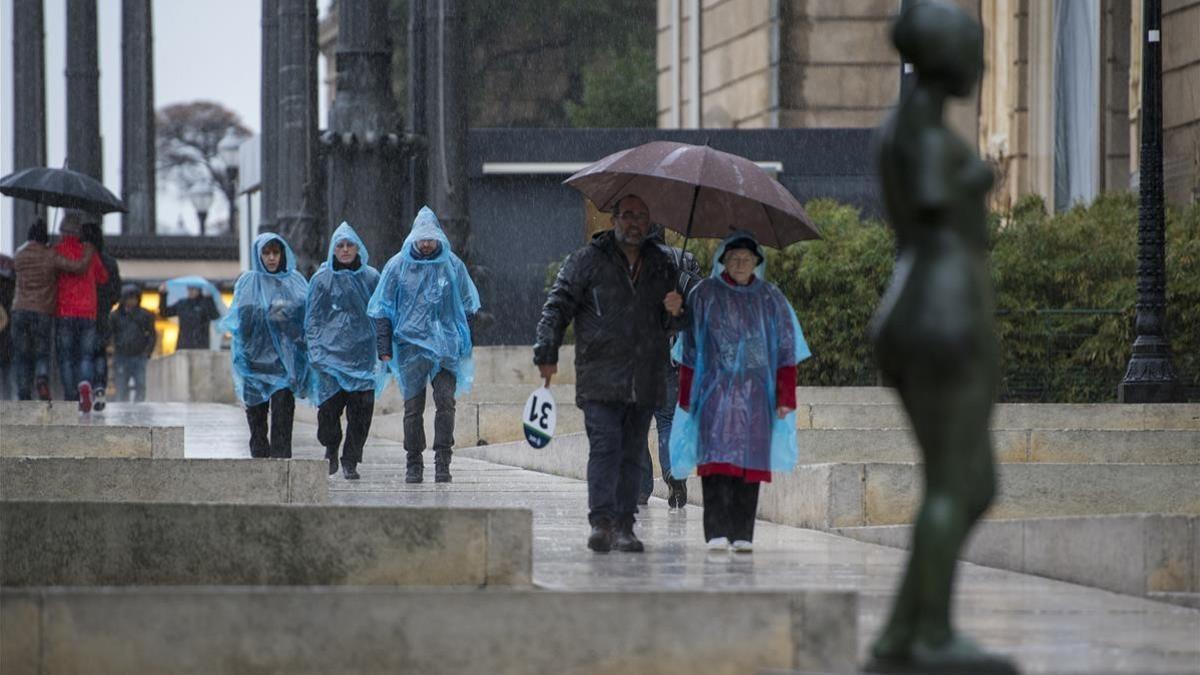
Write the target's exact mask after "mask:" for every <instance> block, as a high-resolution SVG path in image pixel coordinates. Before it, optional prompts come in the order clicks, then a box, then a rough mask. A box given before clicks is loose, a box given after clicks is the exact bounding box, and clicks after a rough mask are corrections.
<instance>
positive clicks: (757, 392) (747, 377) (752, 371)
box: [670, 231, 811, 477]
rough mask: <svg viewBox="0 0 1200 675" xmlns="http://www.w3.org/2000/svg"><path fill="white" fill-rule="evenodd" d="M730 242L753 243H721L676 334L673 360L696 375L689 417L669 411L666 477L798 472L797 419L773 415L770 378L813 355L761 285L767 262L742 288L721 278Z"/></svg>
mask: <svg viewBox="0 0 1200 675" xmlns="http://www.w3.org/2000/svg"><path fill="white" fill-rule="evenodd" d="M736 239H750V240H751V241H755V239H754V237H753V235H751V234H750V233H749V232H745V231H738V232H735V233H733V234H732V235H730V236H729V237H728V238H726V239H725V241H724V242H722V244H721V247H720V248H719V249H718V250H717V253H716V256H715V258H716V260H717V262H714V263H713V270H712V274H711V276H710V278H708V279H705V280H704V281H702V282H701V283H700V284H699V285H697V286H696V288H695V289H694V290H693V291H692V292H691V293H690V294H689V295H688V299H687V306H688V312H689V315H690V317H691V325H690V327H689V328H688V329H686V330H684V331H683V332H681V333H680V336H679V340H678V341H677V342H676V345H675V358H676V360H678V361H679V362H680V363H682V364H683V365H685V366H688V367H690V368H692V369H693V370H694V371H695V372H694V375H693V379H692V389H691V399H690V400H691V405H690V411H684V410H682V409H681V408H679V407H678V406H676V409H675V424H674V425H673V426H672V428H671V441H670V443H671V445H670V450H671V475H672V476H679V477H683V476H687V475H689V474H690V473H691V472H692V470H693V469H695V468H696V467H697V466H698V465H701V464H708V463H712V462H718V463H725V464H732V465H734V466H737V467H741V468H742V469H752V470H756V471H790V470H791V469H792V468H793V467H795V465H796V414H795V412H792V413H789V414H788V415H787V416H786V417H784V418H783V419H780V418H779V416H778V415H777V414H776V412H775V375H776V371H778V370H779V368H781V367H783V366H789V365H795V364H797V363H799V362H801V361H803V360H804V359H806V358H808V357H809V356H811V352H809V349H808V344H807V343H806V342H805V341H804V332H803V331H802V330H801V328H800V322H799V320H798V319H797V318H796V313H795V312H794V311H793V310H792V307H791V305H789V304H788V301H787V298H785V297H784V295H783V293H782V292H781V291H780V290H779V289H778V288H777V287H775V285H774V284H771V283H769V282H767V281H766V280H765V272H766V262H765V258H764V262H763V263H760V264H759V265H758V267H757V268H756V269H755V275H754V279H753V280H752V281H751V282H750V283H749V284H748V285H746V286H732V285H730V284H729V283H727V282H725V281H724V280H722V279H721V278H720V277H721V274H722V273H723V272H724V271H725V266H724V265H722V264H721V263H720V261H719V260H720V258H721V256H722V255H723V254H724V253H725V248H726V247H727V246H728V245H729V243H730V242H732V241H734V240H736ZM755 246H756V247H757V246H758V244H757V241H755ZM758 253H759V255H760V256H761V255H762V249H761V248H759V249H758Z"/></svg>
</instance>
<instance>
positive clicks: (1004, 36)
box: [657, 0, 1200, 208]
mask: <svg viewBox="0 0 1200 675" xmlns="http://www.w3.org/2000/svg"><path fill="white" fill-rule="evenodd" d="M955 2H956V3H957V4H958V5H959V6H961V7H962V8H963V9H964V10H966V11H967V12H968V13H969V14H971V15H972V16H975V17H977V18H978V19H979V21H980V23H981V25H982V26H983V29H984V51H985V64H986V72H985V74H984V77H983V80H982V82H981V83H980V86H979V87H978V88H977V90H976V91H975V92H974V94H973V96H972V97H971V98H969V99H967V100H964V101H961V102H958V103H956V104H955V105H954V107H953V108H952V109H951V110H950V112H949V119H950V123H951V124H952V125H953V126H954V127H955V128H956V129H957V130H958V131H959V132H960V133H962V134H963V135H964V136H965V137H967V138H973V139H976V141H977V144H978V148H979V152H980V155H981V156H983V157H985V158H987V159H988V160H989V161H991V162H992V163H993V165H994V167H995V169H996V174H997V179H998V180H997V187H996V189H995V191H994V192H993V201H994V205H995V206H997V207H998V208H1004V207H1006V206H1009V205H1011V204H1012V203H1013V202H1014V201H1015V200H1016V199H1018V198H1019V197H1021V196H1022V195H1025V194H1039V195H1041V196H1043V198H1045V200H1046V203H1047V205H1050V206H1054V207H1057V208H1066V207H1067V206H1070V205H1071V204H1073V203H1076V202H1081V201H1082V202H1087V201H1090V200H1091V199H1092V198H1094V197H1095V196H1096V195H1097V194H1099V193H1100V192H1103V191H1108V190H1121V189H1128V188H1130V187H1132V186H1133V185H1135V184H1136V170H1137V162H1138V138H1139V133H1140V129H1139V127H1138V119H1139V111H1140V99H1141V90H1140V86H1141V85H1140V80H1141V58H1140V57H1141V45H1142V35H1141V34H1142V30H1141V12H1142V6H1141V4H1142V3H1141V2H1140V0H955ZM899 8H900V0H845V1H843V0H762V1H755V2H746V1H743V0H658V10H659V11H658V47H657V53H658V121H659V126H660V127H662V128H698V127H729V128H784V127H804V128H812V127H863V126H876V125H878V124H879V123H880V122H881V121H882V119H883V117H884V116H885V115H886V113H887V111H888V110H889V109H890V107H891V106H892V105H893V104H894V103H895V101H896V98H897V96H898V93H899V89H900V79H901V72H902V67H903V66H902V64H901V63H900V62H899V56H898V55H897V54H896V53H895V50H894V49H893V48H892V46H891V43H890V40H889V38H888V28H889V26H890V23H891V21H892V20H893V19H894V17H895V15H896V13H897V12H898V11H899ZM694 18H695V19H697V20H693V19H694ZM1162 41H1163V105H1164V110H1163V126H1164V129H1163V139H1164V154H1165V166H1164V170H1165V181H1166V191H1167V199H1168V201H1169V202H1171V203H1173V204H1177V205H1178V204H1186V203H1190V202H1192V201H1195V200H1196V199H1197V198H1200V0H1164V2H1163V20H1162ZM693 54H698V55H699V58H696V59H693V58H692V55H693ZM694 92H698V94H694Z"/></svg>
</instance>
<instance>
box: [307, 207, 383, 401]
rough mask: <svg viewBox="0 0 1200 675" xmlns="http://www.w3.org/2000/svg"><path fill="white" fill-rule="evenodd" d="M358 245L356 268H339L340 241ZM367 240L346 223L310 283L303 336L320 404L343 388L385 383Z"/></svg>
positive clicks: (373, 271)
mask: <svg viewBox="0 0 1200 675" xmlns="http://www.w3.org/2000/svg"><path fill="white" fill-rule="evenodd" d="M342 241H349V242H351V243H353V244H354V245H356V246H358V260H359V263H360V265H359V267H358V269H355V270H351V269H335V267H336V266H335V264H334V263H335V261H336V259H335V258H334V249H335V247H336V246H337V244H338V243H339V242H342ZM369 260H370V255H369V254H368V252H367V247H366V244H364V243H363V241H362V239H361V238H360V237H359V236H358V233H356V232H355V231H354V228H353V227H351V226H350V224H349V223H342V224H341V225H339V226H338V228H337V229H336V230H334V232H333V238H331V239H330V240H329V254H328V256H327V257H326V259H325V262H324V263H323V264H322V265H321V267H320V269H318V270H317V272H316V274H314V275H313V277H312V279H310V280H309V282H308V304H307V306H306V308H305V312H304V336H305V341H306V343H307V345H308V361H309V363H310V364H311V366H312V371H313V378H312V385H313V389H312V397H311V400H312V402H313V403H315V404H316V405H320V404H322V403H324V402H325V401H328V400H329V399H330V398H331V397H332V396H333V395H334V394H336V393H338V392H339V391H368V390H374V391H375V395H376V396H378V395H380V394H382V393H383V389H384V387H385V386H386V385H387V368H386V367H384V365H383V362H382V361H380V360H379V357H378V354H377V352H376V348H375V322H374V320H373V319H371V317H369V316H367V305H368V304H369V303H370V302H371V294H373V293H374V292H375V288H376V287H377V286H378V285H379V271H378V270H376V269H375V268H374V267H371V266H370V265H368V264H367V263H368V261H369Z"/></svg>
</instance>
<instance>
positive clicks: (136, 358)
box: [109, 284, 156, 401]
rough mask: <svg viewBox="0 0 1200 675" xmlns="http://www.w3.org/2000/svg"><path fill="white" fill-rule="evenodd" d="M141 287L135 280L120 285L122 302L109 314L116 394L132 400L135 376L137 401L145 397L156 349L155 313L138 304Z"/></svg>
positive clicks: (124, 399) (126, 399)
mask: <svg viewBox="0 0 1200 675" xmlns="http://www.w3.org/2000/svg"><path fill="white" fill-rule="evenodd" d="M140 297H141V291H139V290H138V287H137V286H136V285H135V284H126V285H125V286H124V287H122V288H121V304H119V305H117V308H116V309H114V310H113V311H112V314H111V315H110V316H109V327H110V329H111V330H112V339H113V372H114V374H115V375H116V378H115V381H116V385H117V398H118V400H121V401H128V400H129V388H130V387H129V381H130V379H132V380H133V390H134V392H135V398H134V400H135V401H145V400H146V361H147V360H148V359H149V358H150V355H151V354H152V353H154V343H155V341H156V335H155V333H154V315H153V314H151V313H150V312H148V311H146V310H144V309H142V308H141V307H140V306H138V300H139V299H140Z"/></svg>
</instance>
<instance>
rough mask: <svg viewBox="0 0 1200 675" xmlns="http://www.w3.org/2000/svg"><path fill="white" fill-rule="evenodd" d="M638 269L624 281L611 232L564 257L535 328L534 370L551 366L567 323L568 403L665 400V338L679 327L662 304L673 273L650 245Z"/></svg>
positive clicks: (624, 267)
mask: <svg viewBox="0 0 1200 675" xmlns="http://www.w3.org/2000/svg"><path fill="white" fill-rule="evenodd" d="M640 265H641V268H640V270H639V272H638V274H637V278H636V279H632V278H630V275H629V266H628V263H627V262H626V258H625V254H624V253H622V252H621V249H620V247H619V246H618V245H617V242H616V237H615V235H614V234H613V232H612V231H611V230H607V231H604V232H600V233H598V234H597V235H596V236H594V237H592V241H591V242H590V243H589V244H588V245H586V246H584V247H583V248H581V249H579V250H578V251H575V252H574V253H572V254H571V255H570V256H568V257H567V259H566V261H565V262H564V263H563V266H562V268H561V269H559V271H558V277H557V278H555V280H554V286H553V288H552V289H551V290H550V295H549V297H547V298H546V304H545V305H544V306H543V307H542V318H541V321H539V322H538V327H537V343H536V344H535V345H534V348H533V362H534V363H535V364H538V365H541V364H551V363H558V348H559V345H561V344H562V340H563V334H564V333H565V332H566V329H567V325H568V324H570V323H571V321H574V322H575V372H576V382H577V384H576V387H575V401H576V403H577V404H579V405H582V404H583V403H584V402H586V401H604V402H611V403H637V404H639V405H645V406H647V407H659V406H661V405H662V404H663V403H664V402H665V399H666V385H665V378H664V375H665V371H666V368H667V365H668V363H669V361H670V354H669V335H670V332H671V331H672V330H675V329H677V328H678V327H680V326H682V325H683V323H684V321H683V317H679V318H675V319H672V318H671V317H670V315H669V314H667V311H666V310H665V309H664V308H663V298H664V297H666V295H667V293H669V292H671V291H673V290H676V283H677V281H678V276H679V272H678V268H677V267H676V265H675V262H674V260H673V259H672V258H671V256H669V255H668V254H667V253H665V252H664V251H663V250H662V248H660V247H659V245H658V244H657V243H656V242H655V240H653V239H650V238H647V240H646V241H645V243H644V244H643V245H642V251H641V262H640Z"/></svg>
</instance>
